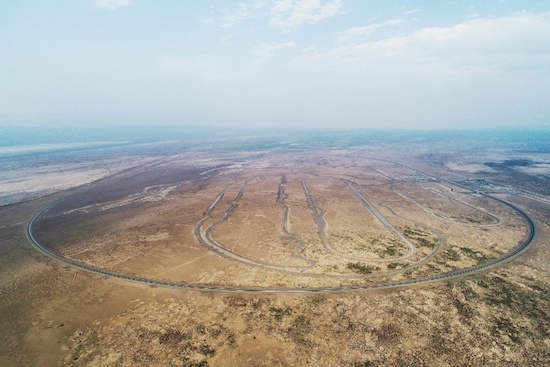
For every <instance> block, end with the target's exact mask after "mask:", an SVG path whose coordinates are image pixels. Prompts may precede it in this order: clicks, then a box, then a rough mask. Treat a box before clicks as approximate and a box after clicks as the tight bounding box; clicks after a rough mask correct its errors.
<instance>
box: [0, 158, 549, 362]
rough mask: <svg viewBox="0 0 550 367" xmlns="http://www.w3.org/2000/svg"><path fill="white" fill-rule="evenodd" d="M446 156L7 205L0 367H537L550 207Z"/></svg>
mask: <svg viewBox="0 0 550 367" xmlns="http://www.w3.org/2000/svg"><path fill="white" fill-rule="evenodd" d="M447 163H448V162H445V163H444V164H439V163H438V162H437V161H436V160H433V161H425V160H422V159H418V158H415V157H413V156H411V155H406V154H402V153H400V154H397V153H395V152H393V151H390V150H387V151H383V152H380V151H377V152H373V151H368V150H360V149H338V150H307V151H306V150H304V151H299V152H284V151H277V150H272V151H270V150H266V151H262V152H250V153H246V152H238V153H231V154H217V153H212V152H208V151H204V152H194V153H193V154H190V155H186V154H181V155H170V156H165V157H161V158H159V159H155V160H149V161H147V162H146V163H144V164H142V165H141V166H139V167H135V168H133V169H129V170H123V171H120V173H118V174H115V175H112V176H109V177H106V178H104V179H102V180H99V181H96V182H94V183H92V184H88V185H85V186H81V187H79V188H76V189H73V190H69V191H66V192H61V193H58V194H55V195H51V196H47V197H44V198H41V199H37V200H33V201H29V202H25V203H19V204H13V205H10V206H5V207H2V208H0V210H1V212H0V219H1V222H0V229H1V232H0V235H1V238H0V241H2V242H1V243H2V253H1V258H0V260H1V261H2V267H1V268H0V271H1V275H2V276H1V278H0V279H2V283H1V287H0V292H1V293H0V295H1V297H0V314H1V315H2V318H1V320H0V330H2V331H1V332H0V365H2V366H4V365H6V366H21V365H28V366H33V365H34V366H57V365H68V366H89V365H95V366H133V365H143V366H151V365H154V366H167V365H168V366H208V365H212V366H235V365H248V366H272V365H275V366H294V365H303V366H325V365H326V366H428V365H430V366H433V365H437V366H463V365H471V366H524V365H533V366H547V365H548V364H549V363H550V352H549V351H550V311H549V310H550V300H549V297H548V294H550V275H549V274H550V272H549V270H550V269H549V268H548V264H549V263H550V250H549V247H548V241H549V238H550V237H549V233H550V232H549V223H548V218H549V217H550V211H549V205H548V204H547V203H546V197H544V196H542V195H536V194H533V193H531V192H526V191H525V192H521V191H519V190H516V189H518V188H517V187H515V188H509V187H505V186H504V185H503V186H502V187H500V188H494V187H496V186H494V187H493V188H492V189H488V188H487V187H486V186H483V185H482V184H479V185H477V186H476V185H475V184H472V182H474V183H475V182H477V181H475V180H472V176H473V179H477V178H478V176H476V175H475V174H472V173H468V175H467V176H466V175H465V174H464V173H463V172H459V171H451V170H448V169H446V168H445V165H446V164H447ZM480 177H482V176H480ZM467 180H469V181H467ZM507 203H509V204H510V205H508V204H507ZM33 216H34V217H33ZM31 218H32V220H30V219H31ZM531 225H534V232H533V228H531ZM26 230H29V232H30V236H31V237H32V239H33V240H34V241H35V242H36V243H35V244H34V247H33V245H31V241H29V239H27V238H26V234H25V231H26ZM532 235H534V236H532ZM37 246H38V247H40V246H42V251H43V253H42V254H41V253H40V252H39V251H37V250H36V248H35V247H37ZM518 249H521V253H518V255H519V256H515V255H514V256H511V257H510V258H508V256H509V254H514V251H516V252H517V251H518ZM52 257H53V258H52ZM500 260H503V261H502V262H501V261H500ZM484 264H485V265H484ZM86 268H87V269H88V270H92V271H86V270H85V269H86ZM467 269H473V270H476V272H475V274H474V272H472V273H461V272H462V271H463V270H467ZM477 270H483V271H482V272H477ZM102 274H103V275H102ZM468 274H469V276H467V275H468ZM448 275H451V276H452V279H449V280H447V278H446V277H447V276H448ZM117 276H121V277H122V278H123V279H119V278H117ZM132 280H133V281H132ZM450 280H452V282H451V281H450ZM163 284H164V285H172V287H170V286H168V287H166V286H163ZM187 286H192V287H195V286H198V287H204V288H210V289H218V290H219V289H221V290H224V291H210V292H196V291H192V290H185V287H187ZM181 287H183V288H181ZM344 288H365V289H368V290H367V291H362V292H357V291H356V292H344V291H342V290H343V289H344ZM386 288H387V289H386ZM235 291H237V292H239V293H234V292H235ZM241 291H268V292H271V293H269V294H258V293H253V292H252V293H251V292H244V293H241ZM302 291H304V292H305V293H296V292H302ZM312 291H316V292H312ZM319 291H321V292H319ZM328 291H336V292H328ZM289 292H295V293H289Z"/></svg>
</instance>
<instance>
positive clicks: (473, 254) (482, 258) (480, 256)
mask: <svg viewBox="0 0 550 367" xmlns="http://www.w3.org/2000/svg"><path fill="white" fill-rule="evenodd" d="M460 251H462V253H463V254H465V255H466V256H468V257H469V258H470V259H472V260H477V261H478V262H479V263H484V262H487V261H490V260H493V259H494V257H492V256H487V255H485V254H484V253H482V252H480V251H476V250H472V249H471V248H469V247H460Z"/></svg>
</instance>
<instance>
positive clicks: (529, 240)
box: [25, 160, 537, 293]
mask: <svg viewBox="0 0 550 367" xmlns="http://www.w3.org/2000/svg"><path fill="white" fill-rule="evenodd" d="M380 161H383V160H380ZM386 162H389V163H392V164H396V165H398V166H402V167H405V168H408V169H412V170H414V171H417V172H419V173H422V174H425V175H427V176H430V177H433V178H436V179H439V180H442V181H444V182H447V183H450V184H452V185H455V186H459V187H463V186H461V185H459V184H456V183H453V182H450V181H448V180H444V179H441V178H439V177H435V176H433V175H430V174H427V173H425V172H421V171H419V170H416V169H413V168H410V167H407V166H405V165H403V164H400V163H396V162H391V161H386ZM232 182H233V180H232V181H231V182H230V184H231V183H232ZM230 184H228V185H227V186H226V188H225V190H223V191H222V193H220V195H218V197H217V198H216V201H215V203H217V202H218V201H219V200H220V199H221V198H222V196H223V194H225V191H226V189H227V188H228V187H229V185H230ZM468 190H470V189H468ZM470 191H472V190H470ZM480 194H481V195H483V196H485V197H487V198H489V199H492V200H495V201H497V202H499V203H501V204H503V205H505V206H508V207H509V208H511V209H512V210H513V211H514V212H516V213H517V214H518V215H519V216H520V217H521V218H522V219H523V221H524V222H525V224H526V225H527V234H526V235H525V237H524V238H523V240H522V241H521V242H520V243H519V244H518V246H516V247H515V248H514V249H513V250H512V251H510V252H508V253H507V254H505V255H503V256H501V257H499V258H496V259H493V260H491V261H488V262H486V263H483V264H478V265H475V266H472V267H469V268H465V269H458V270H454V271H451V272H448V273H442V274H436V275H433V276H429V277H424V278H417V279H409V280H403V281H398V282H390V283H378V284H365V285H352V286H339V287H317V288H315V287H312V288H254V287H229V286H216V285H205V284H190V283H181V282H171V281H163V280H158V279H151V278H145V277H139V276H134V275H128V274H121V273H116V272H112V271H108V270H103V269H100V268H96V267H94V266H90V265H86V264H83V263H80V262H78V261H75V260H72V259H69V258H67V257H64V256H62V255H60V254H58V253H56V252H54V251H52V250H50V249H48V248H47V247H46V246H44V245H43V244H41V243H40V242H39V241H38V240H37V239H36V238H35V236H34V234H33V224H34V222H35V221H36V220H37V218H38V217H40V215H42V214H43V213H44V212H45V211H47V210H48V209H50V208H51V207H53V206H55V205H56V204H58V203H59V202H61V201H62V200H64V199H65V198H61V199H59V200H56V201H53V202H51V203H50V204H48V205H46V206H44V207H42V208H41V209H40V210H38V211H37V212H36V213H35V214H34V215H33V216H32V217H31V218H30V219H29V221H28V222H27V225H26V227H25V234H26V236H27V239H28V240H29V242H30V243H31V244H32V245H33V246H34V247H35V248H36V249H37V250H39V251H40V252H42V253H43V254H44V255H46V256H48V257H50V258H52V259H54V260H56V261H59V262H61V263H63V264H66V265H69V266H72V267H74V268H77V269H80V270H84V271H88V272H91V273H94V274H98V275H102V276H107V277H112V278H119V279H124V280H128V281H132V282H137V283H142V284H148V285H153V286H164V287H171V288H180V289H189V290H197V291H219V292H238V293H329V292H343V291H352V290H368V289H389V288H398V287H404V286H410V285H418V284H425V283H431V282H437V281H442V280H451V279H456V278H460V277H463V276H466V275H470V274H475V273H478V272H481V271H484V270H488V269H490V268H493V267H495V266H497V265H499V264H502V263H504V262H507V261H510V260H512V259H514V258H516V257H518V256H519V255H521V254H522V253H524V252H525V251H526V250H527V249H528V248H529V247H530V246H531V245H532V244H533V242H534V239H535V237H536V232H537V229H536V226H535V224H534V222H533V221H532V220H531V218H530V217H529V216H528V215H527V214H526V213H525V212H523V211H522V210H521V209H519V208H517V207H516V206H515V205H513V204H511V203H509V202H507V201H504V200H502V199H499V198H496V197H494V196H491V195H489V194H484V193H480ZM212 207H213V206H211V207H209V209H210V210H211V209H212ZM208 212H209V210H207V212H206V213H205V218H203V219H202V220H201V221H205V220H206V219H207V216H206V214H209V213H208Z"/></svg>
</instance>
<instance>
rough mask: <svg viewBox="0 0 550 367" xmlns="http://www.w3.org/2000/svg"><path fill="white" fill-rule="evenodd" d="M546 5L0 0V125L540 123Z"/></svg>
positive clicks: (547, 113) (548, 119)
mask: <svg viewBox="0 0 550 367" xmlns="http://www.w3.org/2000/svg"><path fill="white" fill-rule="evenodd" d="M548 101H550V1H506V0H501V1H496V0H485V1H435V0H434V1H427V0H425V1H391V0H389V1H382V0H378V1H369V0H255V1H241V2H238V1H221V0H218V1H199V0H196V1H190V0H188V1H184V0H181V1H175V0H173V1H167V0H166V1H162V0H57V1H43V0H34V1H33V0H3V1H1V2H0V124H3V125H10V124H39V125H40V124H52V123H61V124H101V123H105V124H124V125H128V124H158V125H164V124H171V125H174V124H181V125H202V126H238V127H247V126H255V127H262V126H265V127H277V126H281V127H305V128H309V127H321V128H326V127H347V128H422V129H426V128H550V102H548Z"/></svg>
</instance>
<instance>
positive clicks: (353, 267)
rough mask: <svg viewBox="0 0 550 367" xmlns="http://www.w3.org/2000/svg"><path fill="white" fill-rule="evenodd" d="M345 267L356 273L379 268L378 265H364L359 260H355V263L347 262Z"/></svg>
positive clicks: (364, 272)
mask: <svg viewBox="0 0 550 367" xmlns="http://www.w3.org/2000/svg"><path fill="white" fill-rule="evenodd" d="M346 267H347V268H348V269H349V270H353V271H355V272H357V273H360V274H370V273H372V272H373V271H378V270H380V268H379V267H378V266H372V265H364V264H361V263H359V262H357V263H348V264H347V265H346Z"/></svg>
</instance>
